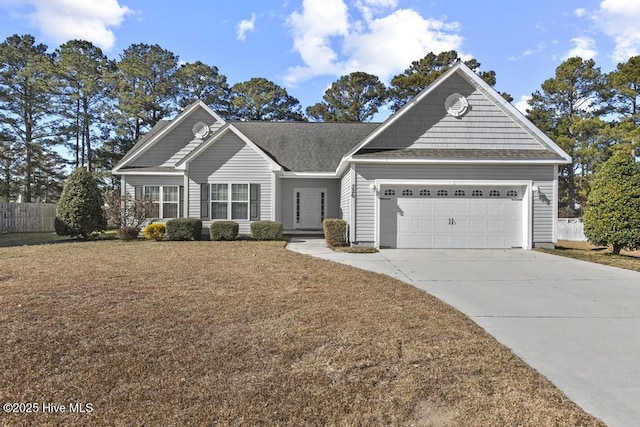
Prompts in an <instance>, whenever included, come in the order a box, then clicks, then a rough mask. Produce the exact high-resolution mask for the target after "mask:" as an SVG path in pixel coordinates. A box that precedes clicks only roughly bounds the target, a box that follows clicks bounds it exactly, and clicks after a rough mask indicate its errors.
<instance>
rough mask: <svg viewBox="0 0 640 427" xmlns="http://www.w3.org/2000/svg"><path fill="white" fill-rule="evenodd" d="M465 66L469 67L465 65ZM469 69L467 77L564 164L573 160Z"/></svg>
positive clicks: (466, 73)
mask: <svg viewBox="0 0 640 427" xmlns="http://www.w3.org/2000/svg"><path fill="white" fill-rule="evenodd" d="M465 68H467V67H466V66H465ZM462 70H464V69H462ZM467 70H469V72H465V73H464V75H465V76H466V77H468V78H470V79H471V80H473V82H474V83H475V84H476V85H477V86H480V87H481V88H482V89H483V90H484V91H485V92H486V93H487V94H488V95H489V96H491V97H492V98H493V99H494V101H496V102H498V103H499V104H501V105H502V106H503V107H504V108H505V109H506V110H507V111H509V113H511V114H512V115H513V116H514V117H515V118H516V119H517V120H518V121H519V122H520V124H521V125H523V126H525V127H526V128H527V129H528V130H529V131H531V132H533V133H534V134H535V135H536V136H537V137H538V138H540V139H541V140H542V141H544V143H545V144H547V145H548V146H549V148H551V149H552V150H553V151H555V152H556V153H557V154H559V155H560V156H562V158H563V159H564V160H565V162H564V164H569V163H571V162H572V160H571V156H569V154H567V153H566V152H565V151H564V150H563V149H562V148H560V146H558V144H556V143H555V142H553V141H552V140H551V138H549V137H548V136H547V135H546V134H545V133H544V132H542V131H541V130H540V129H538V127H537V126H536V125H534V124H533V123H531V121H530V120H529V119H527V118H526V116H525V115H524V114H522V112H521V111H520V110H518V109H517V108H516V107H514V106H513V105H512V104H511V103H510V102H509V101H507V100H506V99H504V98H503V97H502V96H501V95H500V94H499V93H498V92H497V91H496V90H495V89H494V88H492V87H491V86H489V84H488V83H487V82H485V81H484V80H482V78H480V76H479V75H477V74H476V73H474V72H473V71H471V70H470V69H469V68H467Z"/></svg>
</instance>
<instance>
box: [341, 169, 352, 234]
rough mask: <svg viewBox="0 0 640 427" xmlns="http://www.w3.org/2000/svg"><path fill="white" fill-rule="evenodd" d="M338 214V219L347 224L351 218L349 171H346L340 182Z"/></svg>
mask: <svg viewBox="0 0 640 427" xmlns="http://www.w3.org/2000/svg"><path fill="white" fill-rule="evenodd" d="M340 214H341V215H340V217H341V218H342V219H344V220H345V221H347V223H349V221H350V218H351V169H347V171H346V172H345V173H344V175H343V176H342V180H341V181H340Z"/></svg>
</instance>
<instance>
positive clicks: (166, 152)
mask: <svg viewBox="0 0 640 427" xmlns="http://www.w3.org/2000/svg"><path fill="white" fill-rule="evenodd" d="M197 122H205V123H207V124H208V125H213V124H214V123H215V119H214V118H213V117H211V115H210V114H209V113H207V112H206V111H205V110H204V109H202V108H198V110H197V111H194V112H193V113H191V114H190V115H189V116H188V117H186V118H185V119H184V120H183V121H182V122H181V123H180V124H178V125H177V126H176V127H175V128H174V129H172V130H171V131H170V132H169V133H168V134H166V135H165V136H164V137H163V138H162V140H161V141H159V142H157V143H156V144H154V145H153V146H152V147H151V148H149V149H148V150H147V151H146V152H145V153H143V154H142V155H141V156H140V157H138V158H137V159H136V160H134V161H133V162H132V163H131V165H132V166H139V167H143V166H151V167H152V166H173V165H175V163H176V162H177V161H178V160H180V159H182V158H183V157H184V156H185V155H186V154H188V152H190V151H191V150H193V148H195V147H197V146H198V145H200V144H201V143H202V140H198V139H195V138H194V137H193V131H192V130H191V128H192V127H193V125H194V124H196V123H197ZM219 126H221V124H219V123H218V124H217V126H216V127H219Z"/></svg>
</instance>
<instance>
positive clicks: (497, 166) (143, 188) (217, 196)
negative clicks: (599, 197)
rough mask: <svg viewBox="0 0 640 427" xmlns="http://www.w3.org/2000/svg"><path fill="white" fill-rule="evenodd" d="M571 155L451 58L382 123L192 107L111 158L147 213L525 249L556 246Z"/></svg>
mask: <svg viewBox="0 0 640 427" xmlns="http://www.w3.org/2000/svg"><path fill="white" fill-rule="evenodd" d="M570 162H571V158H570V157H569V155H568V154H567V153H565V152H564V151H563V150H562V149H561V148H560V147H558V146H557V145H556V144H555V143H554V142H553V141H551V140H550V139H549V138H548V137H547V136H546V135H545V134H544V133H542V132H541V131H540V130H539V129H537V128H536V127H535V126H534V125H533V124H532V123H531V122H530V121H528V120H527V119H526V118H525V117H524V116H523V115H522V114H521V113H520V112H519V111H518V110H517V109H515V108H514V107H513V106H512V105H511V104H510V103H508V102H507V101H505V100H504V99H503V98H502V97H501V96H500V95H499V94H498V93H497V92H496V91H495V90H494V89H493V88H491V87H490V86H489V85H487V84H486V83H485V82H484V81H483V80H482V79H480V78H479V77H478V76H477V75H476V74H475V73H474V72H473V71H471V70H470V69H469V68H468V67H467V66H465V65H464V64H463V63H461V62H459V63H457V64H455V65H454V66H452V67H451V68H450V69H449V70H448V71H447V72H445V73H444V74H443V75H442V76H440V77H439V78H438V79H437V80H436V81H435V82H433V84H431V85H430V86H429V87H427V88H426V89H425V90H423V91H422V92H421V93H420V94H418V95H417V96H415V97H414V98H413V99H412V100H411V101H410V102H408V104H407V105H405V106H404V107H403V108H401V109H400V110H399V111H397V112H396V113H395V114H393V115H392V116H390V117H389V118H388V119H387V120H385V121H384V122H383V123H300V122H295V123H293V122H250V121H225V120H223V119H222V118H221V117H220V116H219V115H218V114H216V113H215V112H214V111H212V110H211V109H210V108H209V107H207V106H206V105H205V104H204V103H202V102H195V103H193V104H191V105H190V106H188V107H187V108H185V109H184V110H183V111H182V112H181V113H180V114H178V115H177V117H175V118H174V119H173V120H171V121H164V120H163V121H160V122H159V123H158V124H156V126H155V127H153V129H151V130H150V131H149V132H148V133H147V134H146V135H145V136H144V137H143V138H142V139H141V140H140V141H139V142H138V143H137V144H136V145H135V146H134V147H133V148H132V149H131V150H130V151H129V152H128V153H127V154H126V155H125V157H124V158H123V159H122V160H121V161H120V162H119V163H118V164H117V165H116V166H115V168H114V169H113V173H114V174H115V175H118V176H120V177H121V183H122V191H123V193H129V194H130V195H131V196H133V197H138V198H141V197H147V198H151V199H152V200H153V201H154V202H155V213H154V216H156V217H158V218H162V219H166V218H176V217H193V218H201V219H202V221H203V224H204V226H205V227H208V226H209V225H210V224H211V223H212V222H214V221H219V220H233V221H236V222H238V223H239V224H240V233H241V234H249V232H250V229H249V226H250V223H251V222H252V221H256V220H274V221H279V222H281V223H282V224H283V227H284V229H285V232H286V231H289V232H296V231H308V230H321V229H322V221H323V220H324V219H325V218H342V219H344V220H345V221H346V222H347V224H348V230H349V231H348V233H349V239H350V243H351V244H353V245H370V246H375V247H389V248H514V247H515V248H525V249H530V248H532V247H536V246H550V245H552V244H553V243H554V242H555V241H556V217H557V206H558V166H559V165H561V164H566V163H570Z"/></svg>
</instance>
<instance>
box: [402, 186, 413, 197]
mask: <svg viewBox="0 0 640 427" xmlns="http://www.w3.org/2000/svg"><path fill="white" fill-rule="evenodd" d="M402 195H403V196H413V190H409V189H408V188H407V189H404V190H402Z"/></svg>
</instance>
